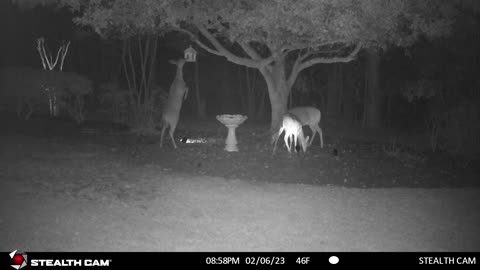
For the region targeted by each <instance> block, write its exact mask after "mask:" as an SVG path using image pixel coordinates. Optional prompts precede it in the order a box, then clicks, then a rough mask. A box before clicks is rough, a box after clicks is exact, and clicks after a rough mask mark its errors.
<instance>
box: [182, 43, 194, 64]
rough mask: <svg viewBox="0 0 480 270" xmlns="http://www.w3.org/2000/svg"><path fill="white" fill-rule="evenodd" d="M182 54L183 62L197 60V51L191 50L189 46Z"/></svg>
mask: <svg viewBox="0 0 480 270" xmlns="http://www.w3.org/2000/svg"><path fill="white" fill-rule="evenodd" d="M184 53H185V60H186V61H187V62H195V61H196V60H197V51H196V50H195V49H194V48H192V46H191V45H190V47H188V48H187V49H186V50H185V52H184Z"/></svg>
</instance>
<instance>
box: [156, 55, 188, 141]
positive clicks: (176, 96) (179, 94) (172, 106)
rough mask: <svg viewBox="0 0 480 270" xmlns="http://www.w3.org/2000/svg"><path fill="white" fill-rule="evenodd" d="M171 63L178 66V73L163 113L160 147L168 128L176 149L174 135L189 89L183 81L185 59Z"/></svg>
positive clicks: (171, 61)
mask: <svg viewBox="0 0 480 270" xmlns="http://www.w3.org/2000/svg"><path fill="white" fill-rule="evenodd" d="M169 62H170V63H171V64H174V65H176V66H177V73H176V75H175V79H174V80H173V82H172V85H171V86H170V90H169V93H168V99H167V103H166V104H165V105H164V107H163V111H162V123H161V125H162V133H161V135H160V147H162V145H163V134H164V133H165V130H166V129H167V127H168V128H169V134H170V139H172V144H173V147H174V148H175V149H176V148H177V145H176V144H175V139H174V138H173V133H174V132H175V128H176V127H177V123H178V118H179V117H180V110H181V109H182V103H183V101H184V100H185V99H187V95H188V87H187V84H186V83H185V81H184V80H183V65H184V64H185V59H179V60H177V61H174V60H170V61H169Z"/></svg>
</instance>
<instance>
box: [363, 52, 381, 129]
mask: <svg viewBox="0 0 480 270" xmlns="http://www.w3.org/2000/svg"><path fill="white" fill-rule="evenodd" d="M364 102H365V110H364V121H363V123H364V125H365V126H367V127H380V126H381V121H382V117H381V109H382V108H381V106H382V99H381V91H380V55H379V54H378V52H377V51H374V50H368V51H367V69H366V73H365V100H364Z"/></svg>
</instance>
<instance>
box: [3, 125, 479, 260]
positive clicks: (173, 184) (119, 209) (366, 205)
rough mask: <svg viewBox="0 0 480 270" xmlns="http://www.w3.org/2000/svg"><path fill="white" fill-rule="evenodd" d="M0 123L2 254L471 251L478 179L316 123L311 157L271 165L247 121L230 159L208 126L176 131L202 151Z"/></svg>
mask: <svg viewBox="0 0 480 270" xmlns="http://www.w3.org/2000/svg"><path fill="white" fill-rule="evenodd" d="M3 122H4V123H5V126H6V127H7V128H6V129H3V130H2V132H1V133H0V135H1V141H0V149H1V154H0V200H1V205H0V227H2V228H6V229H2V230H0V239H2V241H1V244H0V245H1V246H0V248H1V250H4V251H11V250H15V249H18V250H25V251H479V250H480V241H479V239H480V212H479V211H478V209H479V208H480V196H479V195H480V189H479V188H478V185H479V181H478V180H476V179H477V178H478V174H477V171H475V169H474V168H471V167H469V168H461V169H459V167H458V164H453V163H451V162H449V160H448V159H443V158H442V159H439V158H432V157H435V156H432V155H429V154H428V153H427V152H424V151H423V150H419V148H414V147H412V146H408V145H407V144H395V145H394V144H393V143H392V142H390V141H389V137H388V136H384V137H383V140H382V139H380V138H379V136H378V132H377V133H368V131H365V133H364V135H362V136H361V135H359V134H360V133H355V136H352V135H351V134H352V132H351V131H348V130H346V129H342V128H339V127H333V126H329V125H328V124H326V125H324V126H323V129H324V136H325V142H326V147H325V148H324V149H321V148H320V146H319V142H318V141H315V142H314V145H313V146H312V147H311V148H309V149H308V150H307V153H305V154H303V153H300V154H288V152H286V149H285V147H284V146H283V145H282V147H281V148H279V151H278V153H277V154H276V155H272V147H271V145H270V144H269V143H268V139H265V138H266V133H265V130H267V127H268V125H262V124H255V123H253V121H251V123H249V122H248V120H247V122H245V124H243V125H242V126H240V127H239V128H238V129H237V139H238V141H239V144H238V146H239V148H240V151H239V152H237V153H230V152H226V151H224V150H223V147H224V139H225V137H226V133H227V130H226V128H225V127H224V126H222V125H221V124H220V123H218V122H217V121H216V120H211V121H206V122H195V121H190V122H187V121H184V122H183V123H182V124H181V125H179V128H178V130H177V131H176V133H175V135H176V137H177V139H178V140H179V141H180V140H181V139H184V138H186V139H205V140H207V143H203V144H200V143H196V144H189V143H181V142H178V143H177V144H178V146H179V148H178V149H173V148H172V145H171V142H170V141H169V140H165V145H164V147H163V148H160V147H159V145H158V141H159V140H158V136H150V137H139V136H133V135H130V134H128V133H127V132H124V130H123V129H122V128H117V127H116V126H113V125H104V124H98V123H87V124H86V125H85V126H84V127H82V128H80V127H77V126H76V125H75V124H74V123H73V122H71V121H64V120H57V121H52V120H48V119H44V118H34V119H32V120H30V121H20V122H18V121H12V120H9V119H4V121H3ZM348 134H350V136H348ZM372 134H375V136H373V135H372ZM359 138H362V139H359ZM317 139H318V137H317ZM183 141H186V140H183ZM279 144H280V142H279ZM412 149H416V151H414V150H412ZM396 150H398V151H396Z"/></svg>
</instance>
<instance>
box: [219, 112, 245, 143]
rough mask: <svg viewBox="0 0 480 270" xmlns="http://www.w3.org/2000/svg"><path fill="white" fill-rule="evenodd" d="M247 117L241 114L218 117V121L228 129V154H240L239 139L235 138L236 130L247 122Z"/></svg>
mask: <svg viewBox="0 0 480 270" xmlns="http://www.w3.org/2000/svg"><path fill="white" fill-rule="evenodd" d="M247 118H248V117H247V116H246V115H240V114H234V115H231V114H222V115H217V120H218V121H220V123H222V124H224V125H225V126H226V127H227V128H228V135H227V139H226V140H225V150H226V151H228V152H238V147H237V137H236V136H235V129H236V128H237V127H238V126H239V125H241V124H242V123H243V122H244V121H245V120H247Z"/></svg>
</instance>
